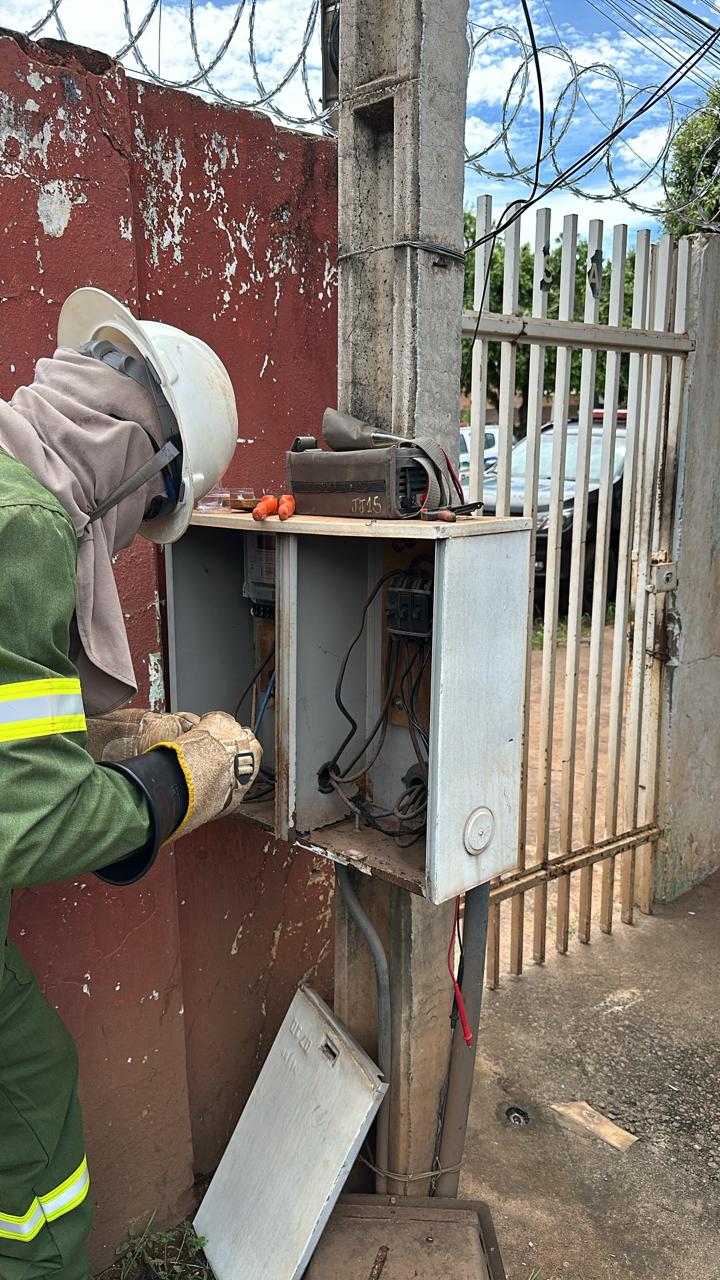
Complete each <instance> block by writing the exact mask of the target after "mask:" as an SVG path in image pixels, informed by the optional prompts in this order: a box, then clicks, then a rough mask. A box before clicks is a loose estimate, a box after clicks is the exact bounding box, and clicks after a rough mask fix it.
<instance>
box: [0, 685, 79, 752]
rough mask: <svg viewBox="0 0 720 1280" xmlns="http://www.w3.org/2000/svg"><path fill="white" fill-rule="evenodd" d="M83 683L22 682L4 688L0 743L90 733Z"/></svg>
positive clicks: (0, 691) (1, 691) (1, 687)
mask: <svg viewBox="0 0 720 1280" xmlns="http://www.w3.org/2000/svg"><path fill="white" fill-rule="evenodd" d="M86 727H87V725H86V722H85V713H84V708H83V702H82V692H81V689H80V681H79V680H78V679H77V678H76V679H73V680H61V679H59V678H57V677H55V678H53V679H50V680H18V681H16V683H15V684H2V685H0V742H18V741H22V740H23V739H27V738H45V737H48V736H49V735H50V734H53V733H82V732H84V730H85V729H86Z"/></svg>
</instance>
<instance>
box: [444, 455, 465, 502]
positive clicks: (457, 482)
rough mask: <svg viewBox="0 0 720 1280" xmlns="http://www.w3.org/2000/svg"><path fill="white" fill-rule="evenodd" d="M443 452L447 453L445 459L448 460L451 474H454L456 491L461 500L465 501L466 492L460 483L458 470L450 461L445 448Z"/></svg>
mask: <svg viewBox="0 0 720 1280" xmlns="http://www.w3.org/2000/svg"><path fill="white" fill-rule="evenodd" d="M443 453H444V454H445V461H446V462H447V465H448V471H449V472H450V475H451V476H452V480H453V484H454V485H455V492H456V493H457V495H458V497H459V498H460V501H461V502H464V501H465V494H464V493H463V487H462V484H461V483H460V477H459V475H458V473H457V471H456V470H455V468H454V466H453V464H452V462H451V461H450V458H449V456H448V454H447V453H445V450H444V449H443Z"/></svg>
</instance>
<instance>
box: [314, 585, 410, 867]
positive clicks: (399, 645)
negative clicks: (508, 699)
mask: <svg viewBox="0 0 720 1280" xmlns="http://www.w3.org/2000/svg"><path fill="white" fill-rule="evenodd" d="M414 570H415V565H413V566H411V572H410V573H409V574H408V573H406V572H404V571H399V570H397V569H393V570H391V572H389V573H385V574H383V576H382V577H381V578H380V579H379V581H378V582H376V584H375V586H374V587H373V589H372V591H371V592H370V595H369V596H368V598H367V600H366V601H365V604H364V605H363V609H362V614H361V618H360V625H359V627H358V630H357V632H356V634H355V635H354V637H353V639H352V640H351V642H350V644H349V645H348V648H347V650H346V652H345V655H344V657H343V660H342V662H341V664H340V671H339V673H338V678H337V682H336V685H335V703H336V705H337V707H338V709H339V710H340V712H341V713H342V715H343V717H344V718H345V720H347V722H348V724H349V726H350V728H349V730H348V732H347V734H346V735H345V738H344V739H343V741H342V742H341V744H340V746H339V747H338V749H337V751H336V752H335V754H334V755H333V757H332V759H331V760H329V761H328V762H327V764H325V765H323V767H322V768H321V769H320V770H319V772H318V783H319V786H320V789H321V790H322V791H325V792H328V791H331V790H332V791H335V792H336V794H337V795H338V796H340V798H341V800H342V801H343V804H344V805H345V806H346V807H347V809H348V810H349V812H350V813H352V814H354V816H355V817H356V818H357V819H358V821H360V822H363V823H364V824H365V825H366V826H369V827H371V828H372V829H373V830H374V831H379V832H381V833H382V834H383V835H387V836H390V837H392V838H393V839H394V840H395V841H396V842H397V843H398V844H399V845H400V846H401V847H402V848H407V847H409V846H410V845H412V844H414V843H415V842H416V840H419V839H420V837H421V836H422V835H423V834H424V833H425V829H426V826H427V770H428V755H429V745H430V742H429V736H428V731H427V728H426V727H425V725H424V724H423V723H422V717H421V712H420V709H419V706H418V699H419V693H420V685H421V682H422V679H423V676H424V674H425V669H426V667H427V665H428V662H429V661H430V653H431V645H430V641H429V640H421V639H418V638H416V637H413V636H407V637H404V636H398V635H396V634H392V633H389V634H388V642H387V654H386V658H385V668H384V675H383V698H382V703H381V706H380V710H379V712H378V715H377V717H376V720H375V723H374V724H373V725H372V727H371V728H370V730H369V731H368V733H367V734H366V736H365V738H364V739H363V740H362V741H361V742H360V743H359V744H357V743H354V739H356V737H357V735H358V732H359V728H358V724H357V721H356V720H355V718H354V717H353V715H352V713H351V712H350V711H349V710H348V708H347V706H346V705H345V702H344V700H343V683H344V680H345V675H346V672H347V667H348V663H349V661H350V658H351V655H352V653H353V650H354V649H355V647H356V645H357V644H358V643H359V641H360V638H361V636H362V634H363V632H364V630H365V623H366V621H367V616H368V612H369V610H370V607H371V605H372V604H373V602H374V601H375V599H376V598H377V596H378V594H379V593H380V591H381V590H382V588H383V587H384V586H385V585H386V584H387V583H390V582H393V585H394V586H397V587H405V588H408V589H412V588H413V587H414V588H417V587H418V586H420V585H422V586H423V587H424V588H425V589H427V588H428V586H429V584H430V579H429V577H428V576H427V575H422V576H418V573H417V572H416V571H415V572H413V571H414ZM396 690H397V692H396ZM393 706H395V708H396V709H398V710H402V711H403V712H404V713H405V715H406V716H407V722H408V730H409V733H410V740H411V742H412V745H413V749H414V752H415V763H414V764H413V765H412V766H411V767H410V768H409V769H408V771H407V773H406V774H405V777H404V778H403V790H402V791H401V793H400V795H399V796H398V797H397V799H396V801H395V803H394V804H393V805H392V806H391V807H390V808H387V807H385V808H383V807H382V806H380V805H376V804H374V803H373V801H372V800H370V799H369V798H368V797H367V794H366V793H365V790H364V789H363V786H362V784H363V783H365V782H366V781H367V778H368V774H369V772H370V770H371V769H372V767H373V765H374V764H375V762H376V760H377V759H378V757H379V756H380V753H381V751H382V749H383V746H384V743H385V739H386V737H387V731H388V726H389V724H390V713H391V710H392V708H393ZM351 743H353V748H352V750H353V754H352V757H351V759H350V760H349V761H347V762H346V763H345V764H344V765H342V764H341V757H342V756H343V754H344V753H345V751H346V750H347V749H348V748H349V747H350V745H351Z"/></svg>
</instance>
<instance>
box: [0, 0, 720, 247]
mask: <svg viewBox="0 0 720 1280" xmlns="http://www.w3.org/2000/svg"><path fill="white" fill-rule="evenodd" d="M68 3H69V0H50V3H49V5H48V7H47V10H46V11H45V12H44V14H43V15H42V16H41V17H40V18H39V19H38V20H37V21H35V22H34V24H33V25H32V26H31V27H29V28H28V29H27V30H26V31H25V33H24V34H26V35H27V36H29V37H31V38H33V39H37V38H39V37H42V36H57V37H59V38H60V39H61V40H65V41H68V40H71V39H76V40H77V38H78V37H77V33H75V32H74V31H73V32H72V33H70V32H69V23H66V22H64V21H63V18H64V13H65V11H66V9H67V6H68ZM115 3H116V4H119V5H120V6H121V11H122V24H123V28H124V38H123V41H122V43H121V44H120V45H119V46H118V47H117V48H116V49H114V50H106V52H109V53H111V54H112V56H114V58H115V59H116V60H117V61H119V62H122V63H123V65H124V67H125V69H126V71H128V73H129V74H131V75H137V76H139V77H141V78H142V79H144V80H147V81H151V82H152V83H155V84H158V85H160V86H162V87H163V88H167V89H176V90H186V91H192V92H196V93H199V94H201V95H202V96H203V97H205V98H208V99H211V100H216V101H219V102H221V103H223V104H225V105H227V106H233V107H244V108H248V109H252V110H260V111H264V112H267V113H268V114H270V115H272V116H273V117H274V118H275V119H276V120H278V121H279V122H280V123H281V124H284V125H287V126H290V127H292V128H299V129H310V130H323V131H324V132H328V133H332V132H333V124H332V111H333V108H332V105H331V106H329V107H324V106H323V104H322V102H321V85H320V81H321V74H320V70H319V67H320V59H321V53H320V39H321V25H322V0H309V3H308V5H307V16H306V19H305V22H304V27H303V30H302V36H301V39H300V43H299V47H298V48H297V49H296V50H294V51H293V54H292V55H291V57H290V59H289V61H288V63H287V65H286V67H285V68H284V70H282V71H280V72H277V71H275V72H273V73H272V75H271V65H272V62H273V60H272V58H269V57H268V56H267V55H266V53H265V51H264V49H263V47H262V41H261V38H260V35H259V30H258V27H259V21H258V20H259V17H260V15H261V11H262V16H263V17H267V15H268V14H269V12H270V10H271V8H272V0H237V3H236V4H235V5H233V6H230V7H229V9H228V16H227V27H226V29H225V32H224V34H223V36H222V38H221V39H219V41H218V42H217V44H216V47H215V48H214V50H213V51H211V52H209V53H207V52H206V53H203V51H202V41H201V38H200V33H199V30H198V15H199V11H202V10H203V8H204V7H206V6H203V4H202V3H201V2H200V3H199V2H198V0H185V3H184V10H185V16H186V19H187V38H188V43H189V48H190V51H191V55H192V64H193V66H192V70H190V72H189V74H185V75H183V76H171V75H168V74H162V73H161V71H160V56H159V54H158V67H157V68H155V67H154V66H153V65H152V63H151V59H150V53H149V47H146V45H148V42H149V39H150V36H151V35H152V34H154V27H155V26H157V27H158V30H159V31H161V30H162V27H161V25H160V24H161V20H162V15H163V0H149V2H148V4H147V7H146V8H145V9H144V12H142V13H140V14H139V15H136V16H135V17H134V18H133V15H132V13H131V7H130V0H115ZM179 8H181V6H179V5H177V4H175V5H173V6H172V7H170V8H169V7H168V6H167V5H166V7H165V11H164V12H165V15H166V16H167V15H168V14H170V13H172V14H173V15H174V16H175V17H177V13H178V10H179ZM1 9H2V6H1V4H0V20H1ZM215 15H216V17H217V6H215ZM553 25H554V24H553ZM151 26H152V27H153V31H152V32H151ZM241 41H244V53H245V54H246V58H247V62H246V80H247V82H248V87H249V88H250V91H249V92H247V91H245V92H244V93H239V94H233V93H232V92H230V90H229V87H228V85H227V82H226V83H225V84H224V86H221V85H220V84H219V83H218V79H219V77H220V74H221V73H222V70H223V63H224V62H225V60H226V59H227V58H228V55H229V54H231V53H233V54H235V53H236V52H237V49H236V46H237V44H238V43H239V42H241ZM468 46H469V75H470V83H471V84H472V76H473V72H474V71H476V70H478V69H480V68H481V67H482V65H483V64H484V63H487V62H488V61H489V60H492V59H493V57H495V65H496V67H497V66H498V65H502V67H503V71H504V74H505V76H506V85H505V89H504V93H503V95H502V99H501V104H500V108H499V119H498V120H497V124H496V125H493V126H489V125H488V122H487V120H486V119H485V118H484V117H480V116H479V115H477V114H476V115H475V116H471V119H474V122H475V126H476V127H477V125H478V124H479V125H480V127H481V130H483V131H485V133H486V134H487V133H488V129H490V133H489V136H486V137H485V139H484V140H483V141H482V143H481V145H477V146H474V147H472V146H471V147H469V148H466V164H467V166H468V167H469V168H470V169H472V170H474V172H475V173H476V174H477V175H478V176H479V177H480V178H481V179H483V180H485V181H489V182H491V183H498V182H504V181H508V180H510V181H513V182H515V183H517V184H520V185H522V186H526V187H531V186H532V183H533V176H534V170H535V157H534V156H533V157H532V158H530V156H529V154H527V155H524V154H523V152H525V153H528V146H527V141H526V137H524V136H523V134H524V130H525V129H527V125H526V121H527V118H528V112H530V113H532V111H533V102H532V94H533V91H534V86H533V76H532V70H533V67H532V56H533V55H532V51H531V49H530V46H529V44H528V40H527V33H525V32H523V31H521V30H520V29H519V28H518V27H516V26H514V25H512V24H510V23H503V24H499V25H494V26H491V27H483V26H480V25H479V24H477V23H474V22H470V23H469V24H468ZM539 54H540V56H541V58H542V60H543V65H544V66H545V67H546V68H550V69H551V70H552V72H553V75H552V84H553V88H552V95H553V98H554V100H553V99H551V100H550V101H547V99H548V97H549V96H550V95H548V90H547V86H546V88H545V93H546V130H545V141H544V145H543V150H542V177H541V181H540V187H539V189H540V191H542V190H543V189H544V188H545V187H547V186H549V185H550V183H551V182H552V183H555V182H556V181H557V179H558V177H559V176H560V175H561V174H562V173H563V172H564V169H565V168H566V167H567V164H568V162H571V161H572V160H573V159H574V158H575V157H573V155H572V143H573V137H572V135H573V124H574V123H577V120H578V117H579V116H582V118H583V120H584V121H585V122H590V123H591V124H592V122H593V121H594V127H598V128H599V130H600V132H599V135H598V136H600V137H602V136H604V133H610V132H611V131H613V130H615V129H617V127H618V126H619V125H622V123H623V122H624V120H625V119H626V118H628V117H629V116H630V115H631V114H632V113H633V111H635V110H636V109H637V107H638V105H639V104H640V103H641V102H642V101H643V98H644V96H647V95H649V94H650V93H652V91H653V89H654V88H655V87H656V86H654V85H651V84H648V85H632V84H629V83H628V82H627V81H626V80H625V79H624V78H623V76H622V75H621V74H620V73H619V72H618V71H617V70H616V69H615V67H613V66H612V65H611V64H610V63H608V62H605V61H602V60H599V61H596V62H591V63H588V64H587V65H583V64H581V63H580V62H578V61H577V60H576V58H575V57H574V56H573V53H572V52H571V51H570V50H569V49H568V48H567V47H566V46H565V45H563V44H562V43H560V42H559V41H558V42H554V43H548V44H541V45H540V46H539ZM599 82H602V83H603V85H604V86H605V87H606V89H607V88H608V87H609V88H610V89H611V91H612V94H613V95H614V98H615V106H614V118H613V119H608V118H604V115H601V114H600V112H599V111H598V110H597V109H596V106H595V105H594V103H593V101H592V97H593V91H594V89H593V87H594V86H595V88H596V87H597V84H598V83H599ZM299 88H301V92H302V100H303V108H302V110H298V109H297V107H296V108H295V109H294V110H291V109H290V108H289V107H288V106H287V105H286V104H285V103H284V102H283V95H284V94H285V92H286V91H289V90H292V91H294V92H295V91H297V90H298V89H299ZM605 97H606V99H607V94H606V95H605ZM605 110H607V106H606V105H605ZM702 112H708V113H713V114H714V115H716V116H717V115H720V113H718V112H717V111H715V110H714V108H711V107H707V106H700V107H694V108H688V106H687V105H686V104H685V103H682V102H678V101H677V100H676V99H674V98H673V97H670V96H668V97H666V98H664V99H663V104H662V107H656V108H655V109H654V114H653V116H652V117H651V119H652V120H653V121H654V122H655V123H654V125H653V126H652V132H653V134H654V141H653V145H652V149H651V151H650V152H649V153H648V151H647V147H646V145H645V144H643V149H641V150H638V149H637V146H638V144H637V141H635V145H634V141H633V137H623V138H621V139H616V140H615V141H614V142H613V143H608V145H607V147H605V148H603V149H602V150H601V151H600V153H599V154H596V155H595V156H594V158H593V159H592V161H590V162H589V163H588V165H587V166H586V167H585V168H584V169H582V170H581V171H580V173H579V174H576V175H575V176H574V177H573V178H572V179H567V180H564V181H563V182H562V189H563V190H565V191H569V192H571V193H573V194H574V195H576V196H578V197H581V198H583V199H591V200H594V201H598V202H607V201H619V202H622V203H623V204H625V205H626V206H628V207H629V208H630V209H632V210H634V211H635V212H636V213H639V214H641V215H643V216H648V217H657V216H659V215H661V214H662V215H666V214H667V213H668V212H669V211H672V212H675V213H682V212H683V210H685V209H687V208H689V207H690V206H691V205H694V206H695V209H696V212H697V211H699V213H700V216H701V217H704V218H705V223H704V225H705V226H706V227H707V228H708V229H713V230H720V214H718V211H717V210H716V209H714V208H712V207H706V201H707V197H708V194H709V192H710V190H711V189H712V188H713V186H714V185H715V184H716V182H717V179H718V173H719V172H720V119H719V120H718V139H717V141H715V140H713V141H711V142H710V144H709V145H708V147H707V148H706V149H705V152H704V153H703V155H702V157H701V159H700V161H699V163H698V165H697V171H696V175H695V184H694V190H693V191H692V194H691V196H690V198H689V199H687V200H685V201H683V202H682V204H678V203H673V201H672V200H671V199H670V197H669V195H668V185H669V177H670V175H669V164H670V159H671V153H672V146H673V140H674V138H675V136H676V133H677V129H678V127H679V125H680V124H681V123H682V122H683V121H685V120H688V119H690V118H692V117H693V116H694V115H698V114H700V113H702ZM710 160H712V161H713V164H712V165H711V166H710V167H711V170H712V171H711V173H710V176H709V177H708V176H707V174H708V161H710Z"/></svg>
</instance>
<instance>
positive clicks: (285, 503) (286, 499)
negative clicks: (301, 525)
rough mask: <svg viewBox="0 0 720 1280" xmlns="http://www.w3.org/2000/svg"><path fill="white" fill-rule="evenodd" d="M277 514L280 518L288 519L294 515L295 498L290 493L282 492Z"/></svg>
mask: <svg viewBox="0 0 720 1280" xmlns="http://www.w3.org/2000/svg"><path fill="white" fill-rule="evenodd" d="M278 515H279V516H280V519H281V520H289V519H290V517H291V516H294V515H295V499H294V498H293V496H292V494H291V493H283V494H282V495H281V497H280V502H279V504H278Z"/></svg>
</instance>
